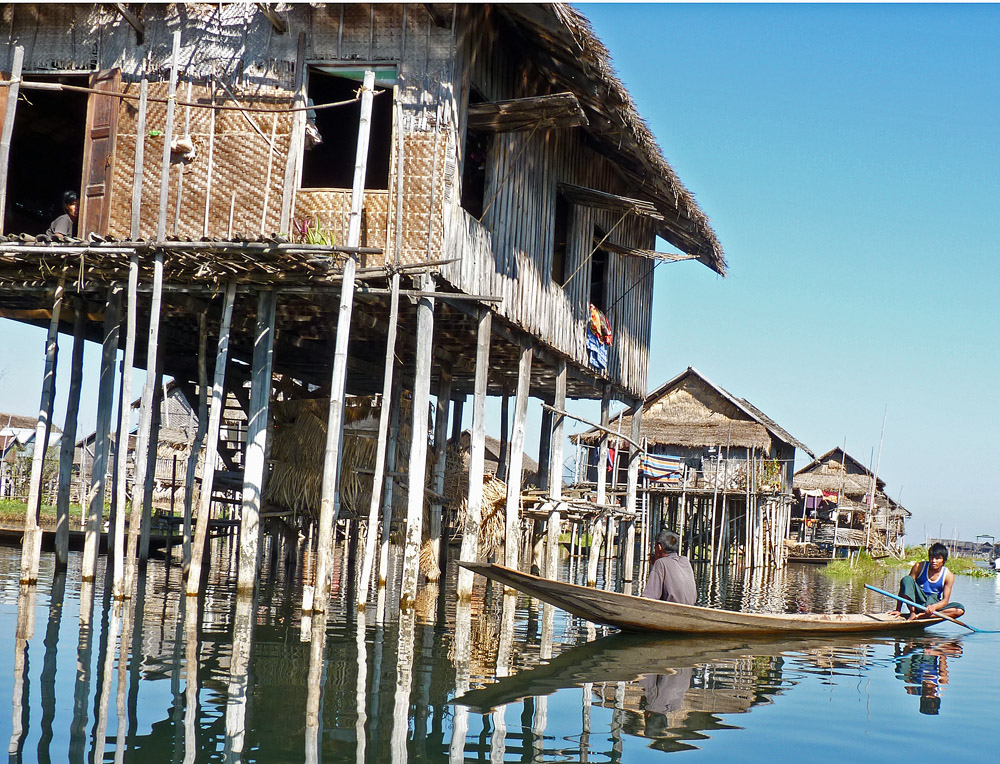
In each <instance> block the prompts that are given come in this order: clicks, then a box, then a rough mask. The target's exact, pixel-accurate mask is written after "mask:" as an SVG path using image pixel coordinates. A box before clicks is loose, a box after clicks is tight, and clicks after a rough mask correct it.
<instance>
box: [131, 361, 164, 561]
mask: <svg viewBox="0 0 1000 764" xmlns="http://www.w3.org/2000/svg"><path fill="white" fill-rule="evenodd" d="M155 380H156V381H155V382H154V383H153V403H152V406H151V409H150V412H151V415H150V421H149V440H148V442H147V443H146V471H145V473H144V475H143V489H142V527H141V528H140V529H139V560H140V561H141V562H142V564H143V565H145V564H146V561H147V560H148V559H149V537H150V533H151V531H152V525H153V490H154V489H155V488H156V457H157V454H158V452H159V445H160V426H161V425H162V424H163V422H162V418H163V363H162V361H160V360H157V363H156V377H155ZM136 477H137V478H138V476H136Z"/></svg>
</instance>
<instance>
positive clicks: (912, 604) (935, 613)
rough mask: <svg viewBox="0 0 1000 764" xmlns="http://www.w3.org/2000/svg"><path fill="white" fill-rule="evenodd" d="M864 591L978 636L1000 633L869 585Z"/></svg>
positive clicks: (866, 585)
mask: <svg viewBox="0 0 1000 764" xmlns="http://www.w3.org/2000/svg"><path fill="white" fill-rule="evenodd" d="M865 589H871V590H872V591H873V592H877V593H879V594H881V595H883V596H885V597H889V598H890V599H894V600H899V601H900V602H902V603H903V604H905V605H909V606H910V607H912V608H916V609H917V610H923V611H924V612H925V613H930V614H931V615H933V616H935V617H937V618H944V619H945V620H946V621H951V622H952V623H957V624H958V625H959V626H964V627H965V628H967V629H971V630H972V631H974V632H976V633H978V634H997V633H1000V632H995V631H989V630H987V629H977V628H976V627H975V626H969V624H967V623H963V622H962V621H960V620H958V619H957V618H952V617H951V616H950V615H945V614H944V613H941V612H939V611H936V610H933V611H932V610H928V609H927V608H926V607H924V606H923V605H918V604H917V603H916V602H914V601H913V600H908V599H906V597H900V596H899V595H898V594H889V592H886V591H883V590H881V589H876V588H875V587H874V586H871V585H869V584H865Z"/></svg>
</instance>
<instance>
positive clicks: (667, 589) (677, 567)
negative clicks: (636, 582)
mask: <svg viewBox="0 0 1000 764" xmlns="http://www.w3.org/2000/svg"><path fill="white" fill-rule="evenodd" d="M680 542H681V539H680V536H678V535H677V534H676V533H674V532H673V531H667V530H664V531H660V532H659V533H658V534H656V542H655V544H654V546H653V565H652V567H651V568H650V569H649V578H648V579H647V580H646V588H645V589H643V590H642V596H643V597H646V598H647V599H651V600H664V601H666V602H679V603H680V604H682V605H693V604H694V603H695V602H697V600H698V587H697V585H696V584H695V582H694V571H693V570H691V563H690V562H688V558H687V557H681V556H680V555H679V554H678V550H679V549H680Z"/></svg>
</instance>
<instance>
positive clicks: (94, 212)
mask: <svg viewBox="0 0 1000 764" xmlns="http://www.w3.org/2000/svg"><path fill="white" fill-rule="evenodd" d="M121 80H122V73H121V70H120V69H107V70H105V71H102V72H97V73H96V74H93V75H91V77H90V87H91V88H93V89H94V90H102V91H106V92H109V93H118V92H120V91H121ZM119 101H120V99H119V98H115V97H109V96H104V95H99V94H97V93H91V95H90V101H89V103H88V104H87V134H86V139H85V140H86V142H85V143H84V147H83V189H82V193H81V194H80V222H79V225H77V231H78V235H79V236H80V238H86V237H87V235H88V234H91V233H96V234H101V235H105V234H106V233H107V232H108V222H109V220H110V219H111V182H112V180H113V178H114V164H115V138H116V137H117V132H118V109H119V106H120V104H119Z"/></svg>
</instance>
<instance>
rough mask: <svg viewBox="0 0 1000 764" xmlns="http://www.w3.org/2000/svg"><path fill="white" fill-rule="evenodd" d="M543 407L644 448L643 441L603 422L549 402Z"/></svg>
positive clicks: (633, 445)
mask: <svg viewBox="0 0 1000 764" xmlns="http://www.w3.org/2000/svg"><path fill="white" fill-rule="evenodd" d="M542 408H546V409H549V410H551V411H552V412H554V413H556V414H560V415H562V416H564V417H569V418H570V419H575V420H576V421H577V422H583V424H585V425H587V426H589V427H593V428H594V429H595V430H600V431H601V432H605V433H607V434H608V435H614V436H615V437H616V438H619V439H621V440H624V441H625V442H626V443H628V444H629V445H631V446H632V447H634V448H637V449H642V444H641V443H637V442H636V441H634V440H632V438H630V437H628V436H626V435H622V434H621V433H619V432H617V431H616V430H613V429H611V428H610V427H608V426H605V425H603V424H596V423H595V422H591V421H590V420H589V419H584V418H583V417H580V416H577V415H576V414H570V413H569V412H568V411H563V410H562V409H560V408H558V407H556V406H550V405H549V404H547V403H543V404H542Z"/></svg>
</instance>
